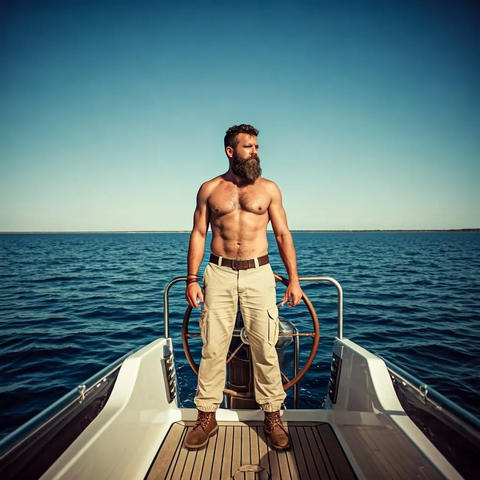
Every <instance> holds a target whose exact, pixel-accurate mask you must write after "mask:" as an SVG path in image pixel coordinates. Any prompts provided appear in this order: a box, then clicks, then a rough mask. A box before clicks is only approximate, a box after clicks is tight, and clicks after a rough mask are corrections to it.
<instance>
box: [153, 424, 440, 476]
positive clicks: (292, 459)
mask: <svg viewBox="0 0 480 480" xmlns="http://www.w3.org/2000/svg"><path fill="white" fill-rule="evenodd" d="M193 425H194V422H177V423H174V424H173V425H172V426H171V428H170V430H169V432H168V434H167V436H166V438H165V440H164V441H163V443H162V445H161V447H160V449H159V451H158V453H157V456H156V458H155V460H154V462H153V464H152V466H151V468H150V471H149V473H148V475H147V477H146V478H147V479H148V480H153V479H155V480H160V479H162V480H163V479H172V480H173V479H181V480H187V479H190V480H200V479H209V480H210V479H211V480H226V479H232V478H234V479H242V480H243V479H245V480H254V479H261V480H267V479H273V480H276V479H282V480H287V479H298V480H306V479H338V480H349V479H355V478H357V476H356V475H355V474H354V472H353V470H352V467H351V465H350V463H349V461H348V459H347V457H346V455H345V453H344V451H343V449H342V447H341V445H340V443H339V441H338V439H337V437H336V435H335V433H334V431H333V429H332V427H331V426H330V425H329V424H328V423H319V422H288V423H285V424H284V425H285V426H286V428H287V430H288V432H289V434H290V438H291V443H292V445H291V447H290V448H289V449H288V450H286V451H276V450H273V449H271V448H270V446H269V444H268V441H267V439H266V437H265V433H264V431H263V423H261V422H248V423H242V422H219V429H218V432H217V434H216V435H215V436H212V437H211V438H210V440H209V442H208V444H207V446H206V447H205V448H203V449H202V450H198V451H195V450H188V449H186V448H185V447H184V446H183V441H184V439H185V436H186V435H187V434H188V431H189V430H190V429H191V428H192V427H193ZM343 429H345V430H343ZM396 433H398V432H395V431H391V430H388V429H385V428H380V429H377V428H368V427H357V426H348V427H343V428H342V435H345V437H347V436H348V437H349V438H350V439H351V440H353V445H354V446H355V449H354V450H355V451H353V452H352V453H353V455H354V457H355V461H356V462H357V464H358V465H359V467H360V469H361V470H362V472H363V473H364V477H365V478H372V479H377V478H382V479H408V480H410V479H412V478H430V479H437V478H442V477H441V476H439V475H438V474H437V472H436V471H435V470H434V469H433V468H432V467H431V465H430V464H429V463H428V462H427V461H426V460H425V459H423V457H422V456H421V455H420V454H419V453H418V451H417V450H416V449H415V448H414V447H413V445H411V444H410V442H408V441H407V440H406V439H405V438H403V437H402V436H401V435H399V434H398V435H395V434H396Z"/></svg>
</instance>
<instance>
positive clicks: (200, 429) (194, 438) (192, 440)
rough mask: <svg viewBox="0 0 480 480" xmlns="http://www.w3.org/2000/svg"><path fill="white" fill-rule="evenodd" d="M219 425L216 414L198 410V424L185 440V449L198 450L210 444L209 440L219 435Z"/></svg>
mask: <svg viewBox="0 0 480 480" xmlns="http://www.w3.org/2000/svg"><path fill="white" fill-rule="evenodd" d="M217 430H218V425H217V421H216V420H215V412H202V411H201V410H198V416H197V422H196V423H195V426H194V427H193V430H191V431H190V433H189V434H188V435H187V438H186V439H185V447H187V448H192V449H197V448H202V447H204V446H205V445H206V444H207V443H208V439H209V438H210V437H211V436H212V435H215V433H217Z"/></svg>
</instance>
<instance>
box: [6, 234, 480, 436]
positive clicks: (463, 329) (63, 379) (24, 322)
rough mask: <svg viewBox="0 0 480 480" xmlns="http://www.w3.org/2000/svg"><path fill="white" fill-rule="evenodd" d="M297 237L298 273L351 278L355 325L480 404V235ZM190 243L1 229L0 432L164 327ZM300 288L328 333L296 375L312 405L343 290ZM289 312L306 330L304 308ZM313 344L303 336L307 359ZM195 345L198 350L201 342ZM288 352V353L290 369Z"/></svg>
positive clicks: (190, 384) (446, 388) (177, 318)
mask: <svg viewBox="0 0 480 480" xmlns="http://www.w3.org/2000/svg"><path fill="white" fill-rule="evenodd" d="M294 239H295V244H296V248H297V255H298V264H299V271H300V274H301V275H302V276H310V275H322V276H332V277H334V278H335V279H337V280H338V281H339V282H340V283H341V284H342V287H343V290H344V297H345V298H344V323H345V326H344V334H345V336H346V337H348V338H350V339H351V340H353V341H355V342H357V343H359V344H360V345H362V346H363V347H365V348H367V349H369V350H372V351H373V352H375V353H378V354H380V355H382V356H384V357H386V358H387V359H389V360H390V361H392V362H394V363H397V364H398V365H399V366H402V367H403V368H405V369H407V370H408V371H410V372H411V373H413V374H414V375H415V376H417V377H419V378H420V379H422V380H423V381H425V382H426V383H428V384H429V385H431V386H432V387H434V388H436V389H437V390H438V391H439V392H440V393H443V394H444V395H446V396H447V397H448V398H450V399H452V400H454V401H456V402H458V403H459V404H460V405H461V406H463V407H464V408H466V409H467V410H469V411H471V412H472V413H474V414H475V415H476V416H480V402H479V400H480V379H479V373H478V372H479V371H480V328H479V326H478V322H479V320H480V234H479V233H475V232H395V233H386V232H378V233H377V232H376V233H368V232H364V233H360V232H352V233H307V232H305V233H294ZM269 240H270V253H271V260H272V265H273V268H274V270H275V271H276V272H278V273H280V274H284V272H285V269H284V267H283V265H282V263H281V260H280V258H279V256H278V251H277V249H276V245H275V241H274V239H273V236H271V234H269ZM187 248H188V234H183V233H156V234H22V235H0V425H1V427H0V437H1V436H4V435H6V434H7V433H8V432H10V431H12V430H13V429H14V428H16V427H17V426H19V425H21V424H22V423H24V422H25V421H26V420H28V419H29V418H31V417H32V416H33V415H35V414H36V413H38V412H39V411H41V410H43V409H44V408H45V407H47V406H48V405H50V404H51V403H52V402H53V401H54V400H56V399H58V398H59V397H60V396H62V395H63V394H65V393H67V392H68V391H69V390H71V389H72V388H74V387H75V386H76V385H78V384H80V383H82V382H83V381H84V380H86V379H87V378H88V377H90V376H91V375H93V374H94V373H96V372H97V371H98V370H100V369H101V368H102V367H104V366H106V365H108V364H109V363H110V362H112V361H113V360H115V359H116V358H118V357H120V356H122V355H123V354H124V353H126V352H128V351H130V350H132V349H135V348H137V347H139V346H141V345H144V344H146V343H148V342H151V341H152V340H154V339H155V338H156V337H158V336H162V335H163V291H164V288H165V286H166V285H167V283H168V282H169V281H170V280H172V279H173V278H175V277H177V276H181V275H184V274H185V271H186V270H185V259H186V254H187ZM303 287H304V291H305V293H306V294H307V295H308V297H309V298H310V300H312V302H313V304H314V306H315V308H316V310H317V313H318V316H319V319H320V325H321V333H322V338H321V341H320V349H319V352H318V354H317V356H316V361H315V363H314V365H313V366H312V368H311V370H310V372H309V374H308V375H307V377H306V378H305V379H304V380H302V382H301V391H302V400H301V405H300V406H301V407H303V408H310V407H317V406H319V405H320V404H321V402H322V401H323V399H324V397H325V393H326V386H327V382H328V375H329V364H330V353H331V349H332V343H333V339H334V337H335V333H336V328H337V324H336V293H335V289H334V288H333V287H331V286H328V285H326V284H325V285H317V284H313V283H305V284H304V285H303ZM183 288H184V287H183V285H182V284H176V285H174V286H173V287H172V290H171V295H170V299H171V300H170V312H171V316H170V334H171V336H172V338H173V339H174V342H176V352H175V354H176V361H177V366H178V378H179V383H180V395H181V402H182V405H183V406H193V401H192V399H193V395H194V390H195V381H196V380H195V377H194V375H193V373H192V371H191V369H190V367H189V366H188V364H187V363H186V360H185V355H184V353H183V349H182V345H181V339H180V326H181V322H182V319H183V314H184V311H185V306H186V303H185V301H184V298H183ZM282 289H283V286H281V285H279V287H278V297H279V300H280V298H281V296H282V295H283V290H282ZM280 314H281V315H282V316H283V317H284V318H285V319H286V320H289V321H292V322H294V323H295V325H296V326H297V327H298V328H299V329H300V330H302V331H309V330H311V327H310V323H309V319H308V314H307V310H306V308H305V306H302V305H300V306H298V307H296V308H293V309H289V308H286V307H284V308H281V310H280ZM196 317H198V312H195V313H194V314H193V315H192V320H194V321H195V320H196ZM309 346H310V340H308V339H305V340H302V352H303V353H302V360H304V359H305V357H306V355H307V354H308V350H309ZM192 352H193V353H194V355H196V356H197V358H198V357H199V353H200V345H199V342H198V341H195V340H194V341H193V342H192ZM291 364H292V355H291V352H290V351H287V354H286V357H285V365H284V370H285V372H286V373H287V374H288V373H289V371H290V370H291ZM288 402H290V403H291V393H290V394H289V400H288ZM288 402H287V404H288Z"/></svg>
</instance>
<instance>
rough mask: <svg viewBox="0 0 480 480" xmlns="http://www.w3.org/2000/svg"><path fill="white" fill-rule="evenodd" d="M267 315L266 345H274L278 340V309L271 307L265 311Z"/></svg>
mask: <svg viewBox="0 0 480 480" xmlns="http://www.w3.org/2000/svg"><path fill="white" fill-rule="evenodd" d="M267 313H268V319H267V321H268V339H267V341H268V344H269V345H275V344H276V343H277V340H278V308H277V307H272V308H269V309H268V310H267Z"/></svg>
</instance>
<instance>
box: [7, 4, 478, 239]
mask: <svg viewBox="0 0 480 480" xmlns="http://www.w3.org/2000/svg"><path fill="white" fill-rule="evenodd" d="M479 25H480V9H479V7H478V6H477V2H475V1H473V0H472V1H455V2H454V1H452V2H442V1H421V0H420V1H411V0H404V1H393V0H392V1H386V0H384V1H380V0H379V1H360V0H357V1H353V0H350V1H347V0H346V1H343V2H322V1H307V2H304V1H295V2H293V1H292V2H281V1H280V2H278V1H275V2H252V3H250V2H239V3H235V2H217V1H210V2H200V1H198V2H182V1H179V2H176V3H175V2H169V4H167V3H166V2H158V1H157V2H154V1H148V2H146V1H139V0H137V1H102V0H97V1H88V0H85V1H79V0H78V1H63V2H62V1H39V0H37V1H29V2H27V1H23V0H15V1H12V0H7V1H5V0H4V1H2V3H1V6H0V69H1V72H2V73H1V75H0V231H85V230H86V231H92V230H93V231H110V230H121V231H135V230H189V229H190V228H191V226H192V214H193V209H194V206H195V196H196V192H197V190H198V188H199V186H200V184H201V183H202V182H203V181H205V180H207V179H210V178H212V177H214V176H216V175H218V174H221V173H224V172H225V171H226V170H227V168H228V162H227V158H226V156H225V154H224V151H223V136H224V134H225V131H226V129H227V128H228V127H229V126H231V125H234V124H238V123H250V124H253V125H254V126H255V127H256V128H258V129H259V130H260V135H259V138H258V140H259V143H260V147H261V148H260V159H261V163H262V168H263V174H264V176H265V177H267V178H270V179H271V180H274V181H275V182H276V183H277V184H278V186H279V187H280V189H281V190H282V193H283V200H284V205H285V208H286V211H287V214H288V220H289V225H290V228H291V229H319V230H329V229H340V230H350V229H417V228H418V229H443V228H475V227H476V228H478V227H480V158H479V152H480V33H479V31H480V29H479Z"/></svg>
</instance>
